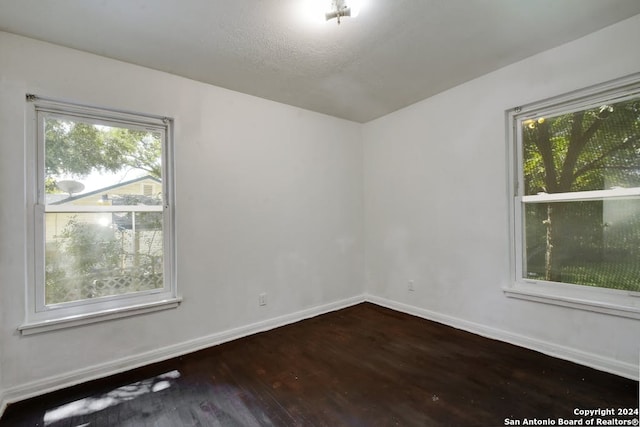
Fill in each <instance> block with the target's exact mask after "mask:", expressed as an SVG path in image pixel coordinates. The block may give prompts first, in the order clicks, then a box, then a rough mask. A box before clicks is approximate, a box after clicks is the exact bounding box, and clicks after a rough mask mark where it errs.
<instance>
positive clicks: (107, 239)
mask: <svg viewBox="0 0 640 427" xmlns="http://www.w3.org/2000/svg"><path fill="white" fill-rule="evenodd" d="M162 255H163V236H162V212H126V211H122V212H96V213H66V212H65V213H47V214H46V244H45V257H46V269H45V286H46V288H45V304H47V305H50V304H58V303H64V302H71V301H78V300H85V299H91V298H98V297H104V296H112V295H121V294H127V293H131V292H139V291H147V290H152V289H159V288H162V287H163V274H162V273H163V261H162V260H163V257H162Z"/></svg>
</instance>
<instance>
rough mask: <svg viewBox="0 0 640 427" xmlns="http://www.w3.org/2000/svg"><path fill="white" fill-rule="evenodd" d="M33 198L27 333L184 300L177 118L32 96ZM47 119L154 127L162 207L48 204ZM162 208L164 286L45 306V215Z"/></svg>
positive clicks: (29, 179)
mask: <svg viewBox="0 0 640 427" xmlns="http://www.w3.org/2000/svg"><path fill="white" fill-rule="evenodd" d="M27 103H28V108H27V117H28V121H27V126H26V127H27V147H28V149H27V155H28V162H27V163H28V164H27V168H26V171H27V179H26V181H27V202H28V207H29V209H28V212H27V221H28V223H29V224H28V227H27V230H28V236H27V238H28V239H29V241H30V242H32V243H33V244H32V245H29V246H28V247H29V248H30V250H29V269H28V273H27V291H26V307H25V321H24V323H23V324H22V325H20V326H19V327H18V330H19V331H20V333H21V334H22V335H29V334H34V333H39V332H46V331H50V330H56V329H61V328H67V327H74V326H79V325H85V324H88V323H95V322H100V321H105V320H110V319H115V318H121V317H126V316H132V315H137V314H143V313H149V312H152V311H158V310H164V309H170V308H175V307H177V306H178V305H179V304H180V301H181V300H180V298H179V297H178V293H177V285H176V271H175V245H174V242H175V231H174V230H175V226H174V185H173V120H172V119H170V118H167V117H160V116H153V115H147V114H139V113H131V112H125V111H117V110H112V109H104V108H97V107H90V106H85V105H80V104H72V103H68V102H62V101H57V100H52V99H46V98H41V97H38V96H35V95H27ZM47 117H55V118H62V119H64V118H68V119H71V120H74V121H77V122H82V121H84V122H86V123H92V124H103V125H106V126H120V127H126V128H129V129H136V130H149V131H153V132H158V133H160V134H161V135H162V144H163V146H162V191H163V205H162V206H65V205H59V206H58V205H51V204H49V205H46V203H45V191H44V181H45V166H44V165H45V159H44V155H45V153H44V139H45V135H44V128H45V120H46V118H47ZM116 211H117V212H122V211H136V212H138V211H139V212H142V211H144V212H162V214H163V233H162V234H163V268H164V270H163V288H160V289H154V290H149V291H140V292H135V293H129V294H123V295H115V296H108V297H100V298H95V299H86V300H80V301H71V302H66V303H60V304H50V305H47V304H45V289H44V287H45V280H44V271H45V256H44V254H45V216H46V213H52V212H79V213H81V212H116Z"/></svg>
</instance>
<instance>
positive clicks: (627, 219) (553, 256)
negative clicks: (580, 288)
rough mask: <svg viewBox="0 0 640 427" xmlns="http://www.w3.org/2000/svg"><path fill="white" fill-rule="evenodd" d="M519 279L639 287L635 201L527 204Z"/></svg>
mask: <svg viewBox="0 0 640 427" xmlns="http://www.w3.org/2000/svg"><path fill="white" fill-rule="evenodd" d="M524 211H525V218H524V221H525V224H524V226H525V230H526V236H525V240H526V242H525V248H524V251H525V257H526V258H525V259H526V262H525V270H524V271H525V272H524V274H525V278H529V279H539V280H550V281H554V282H563V283H573V284H579V285H586V286H599V287H604V288H613V289H624V290H631V291H638V292H640V280H639V279H638V278H639V277H640V200H637V199H635V200H604V201H602V200H600V201H588V202H566V203H549V204H543V203H540V204H527V205H525V207H524Z"/></svg>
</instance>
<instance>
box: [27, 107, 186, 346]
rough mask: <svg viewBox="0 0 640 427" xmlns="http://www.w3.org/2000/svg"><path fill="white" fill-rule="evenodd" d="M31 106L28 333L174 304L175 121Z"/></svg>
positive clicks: (88, 109) (94, 110)
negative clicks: (173, 146)
mask: <svg viewBox="0 0 640 427" xmlns="http://www.w3.org/2000/svg"><path fill="white" fill-rule="evenodd" d="M27 99H28V100H29V101H30V102H31V103H32V114H33V120H34V123H35V129H34V134H33V139H34V141H35V143H34V144H33V150H32V153H31V154H33V156H32V157H33V159H34V162H33V167H32V169H33V172H34V173H33V174H32V175H33V176H34V177H35V182H34V183H33V185H32V187H33V189H34V190H35V191H33V194H32V197H31V201H32V203H33V218H32V219H33V227H32V230H31V234H32V238H33V241H34V253H33V255H32V257H33V263H32V264H33V266H34V270H33V272H32V275H31V276H32V277H30V279H31V280H30V281H29V282H30V286H29V291H28V293H27V296H28V301H29V306H30V308H29V310H28V313H27V321H26V322H25V324H24V325H22V326H21V327H20V330H21V331H22V333H23V334H26V333H33V332H38V331H42V330H48V329H57V328H60V327H66V326H73V325H76V324H83V323H87V322H93V321H99V320H105V319H107V318H112V317H121V316H123V315H130V314H135V313H140V312H148V311H152V310H158V309H162V308H170V307H175V306H177V304H178V302H179V300H178V299H177V295H176V286H175V279H174V266H173V264H174V261H173V260H174V256H173V253H174V250H173V215H172V210H173V203H172V197H173V191H172V190H173V187H172V185H171V182H172V180H171V172H172V171H171V124H172V122H171V120H170V119H166V118H160V117H152V116H147V115H141V114H132V113H123V112H117V111H111V110H104V109H97V108H91V107H84V106H79V105H73V104H67V103H61V102H55V101H51V100H45V99H40V98H37V97H35V96H31V95H30V96H28V97H27Z"/></svg>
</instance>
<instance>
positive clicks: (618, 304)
mask: <svg viewBox="0 0 640 427" xmlns="http://www.w3.org/2000/svg"><path fill="white" fill-rule="evenodd" d="M582 288H584V287H583V286H576V285H563V284H557V283H548V282H531V283H529V282H526V283H516V284H515V285H514V286H512V287H507V288H503V291H504V293H505V295H506V296H507V297H511V298H518V299H524V300H528V301H536V302H541V303H545V304H553V305H559V306H563V307H571V308H575V309H580V310H586V311H592V312H596V313H604V314H609V315H613V316H619V317H628V318H631V319H640V296H639V295H637V294H634V293H631V292H624V291H612V290H608V289H594V288H587V289H582Z"/></svg>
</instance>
